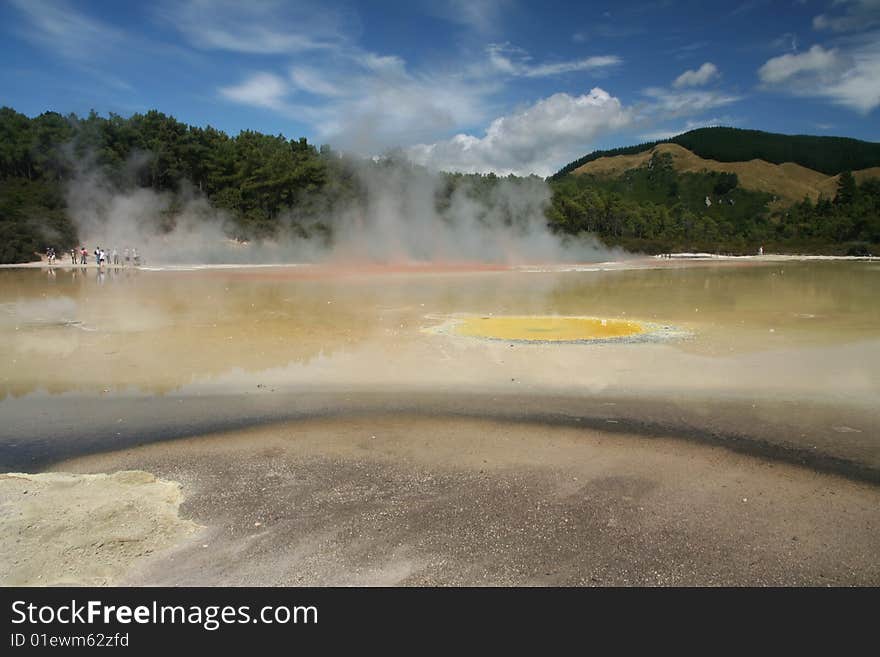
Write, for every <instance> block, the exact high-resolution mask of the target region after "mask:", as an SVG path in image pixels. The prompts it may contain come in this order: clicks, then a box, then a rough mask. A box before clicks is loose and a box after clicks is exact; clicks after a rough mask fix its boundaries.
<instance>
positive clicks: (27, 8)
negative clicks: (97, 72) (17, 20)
mask: <svg viewBox="0 0 880 657" xmlns="http://www.w3.org/2000/svg"><path fill="white" fill-rule="evenodd" d="M9 2H10V3H11V4H12V6H13V7H15V8H16V9H17V10H18V11H19V12H21V15H22V17H23V18H24V19H25V20H24V26H23V27H22V29H21V35H22V36H23V37H24V38H26V39H27V40H29V41H31V42H32V43H34V44H36V45H38V46H40V47H43V48H46V49H48V50H51V51H53V52H56V53H58V54H59V55H61V56H62V57H64V58H65V59H69V60H73V61H77V62H84V61H89V60H93V59H95V58H97V57H101V56H103V54H104V53H106V51H107V49H108V48H110V47H112V46H115V45H118V44H120V43H123V42H124V41H125V34H124V32H123V31H122V30H120V29H119V28H117V27H114V26H113V25H110V24H109V23H106V22H104V21H102V20H100V19H97V18H94V17H91V16H88V15H87V14H84V13H82V12H80V11H78V10H76V9H75V8H74V7H73V6H71V5H70V4H69V3H68V2H65V1H64V0H43V1H41V0H9Z"/></svg>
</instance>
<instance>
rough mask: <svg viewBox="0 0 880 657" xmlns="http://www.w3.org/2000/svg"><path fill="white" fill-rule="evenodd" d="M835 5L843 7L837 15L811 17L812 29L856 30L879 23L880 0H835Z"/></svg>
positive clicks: (868, 27)
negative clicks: (840, 13)
mask: <svg viewBox="0 0 880 657" xmlns="http://www.w3.org/2000/svg"><path fill="white" fill-rule="evenodd" d="M833 6H835V7H841V6H842V7H845V9H844V13H843V14H842V15H837V16H829V15H827V14H819V15H818V16H816V17H814V18H813V29H814V30H825V31H829V32H857V31H861V30H867V29H871V28H873V27H876V26H877V25H880V0H836V1H835V2H834V3H833Z"/></svg>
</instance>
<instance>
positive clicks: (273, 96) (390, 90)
mask: <svg viewBox="0 0 880 657" xmlns="http://www.w3.org/2000/svg"><path fill="white" fill-rule="evenodd" d="M496 90H497V87H496V86H493V85H492V84H489V83H484V82H480V81H464V80H462V79H459V77H457V76H451V75H439V74H436V75H435V74H429V73H425V74H413V73H411V72H410V71H409V70H408V69H407V66H406V62H404V61H403V60H402V59H400V58H399V57H394V56H381V55H377V54H375V53H360V52H353V53H352V54H351V55H346V56H342V55H340V56H338V57H337V58H335V59H334V60H333V61H328V62H325V65H324V66H323V67H321V68H318V67H311V66H306V65H299V66H294V67H293V68H292V69H291V70H290V71H289V75H288V76H287V77H282V76H279V75H276V74H274V73H269V72H261V73H256V74H254V75H252V76H250V77H248V78H247V79H245V80H244V81H242V82H241V83H239V84H236V85H232V86H227V87H223V88H221V89H220V90H219V93H220V95H221V96H222V97H223V98H226V99H227V100H230V101H233V102H237V103H242V104H246V105H251V106H255V107H263V108H269V109H273V110H275V111H278V112H281V113H283V114H285V115H287V116H291V117H294V118H297V119H298V120H302V121H306V122H307V123H309V124H310V125H311V126H312V127H313V128H314V130H315V131H316V137H317V138H318V139H319V140H321V141H324V142H330V143H332V144H333V145H334V146H336V147H338V148H342V149H345V150H351V151H354V152H357V153H361V154H364V155H373V154H376V153H380V152H382V151H384V150H387V149H388V148H392V147H396V146H400V145H401V144H411V143H415V142H420V141H425V140H433V139H437V138H438V137H440V136H442V135H446V134H449V133H450V132H451V131H453V130H455V129H458V128H459V126H462V125H472V124H474V123H478V122H480V121H483V120H485V117H486V111H487V109H486V99H487V97H488V96H489V95H490V94H491V93H492V92H494V91H496ZM306 95H307V96H308V98H306Z"/></svg>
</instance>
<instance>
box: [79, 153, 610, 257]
mask: <svg viewBox="0 0 880 657" xmlns="http://www.w3.org/2000/svg"><path fill="white" fill-rule="evenodd" d="M346 166H348V167H350V168H351V170H352V172H353V175H354V178H355V180H356V183H357V186H358V187H359V190H360V193H359V194H358V195H357V197H356V198H353V199H346V200H342V199H338V198H332V197H331V196H330V193H329V192H322V193H321V194H319V196H323V197H319V198H311V199H309V202H308V203H306V204H304V205H305V207H308V208H312V209H311V210H308V211H307V210H303V209H294V210H291V211H289V212H288V213H287V214H285V215H283V216H281V217H280V218H279V226H280V230H279V233H278V235H277V236H276V237H274V238H273V239H270V240H261V241H259V242H249V243H246V244H243V243H241V242H238V241H235V240H232V239H230V238H229V234H230V233H231V227H232V226H233V218H232V217H231V216H230V214H229V213H227V212H226V211H224V210H222V209H217V208H214V207H212V206H211V205H210V203H209V202H208V200H207V199H206V198H205V197H204V196H201V195H199V194H198V193H196V192H195V191H194V190H193V189H192V188H191V187H189V186H184V187H183V188H182V190H181V191H179V192H177V193H174V194H172V193H170V192H165V193H156V192H154V191H153V190H150V189H143V188H134V189H130V190H127V191H120V190H119V189H118V188H117V187H116V186H115V185H113V184H112V183H111V182H110V181H108V180H107V179H106V178H105V177H104V176H103V175H102V174H101V173H99V172H98V170H97V169H95V168H88V169H86V170H83V171H81V172H79V174H78V175H77V176H76V177H75V178H74V180H73V182H72V183H71V184H70V186H69V188H68V191H67V204H68V212H69V213H70V215H71V217H72V218H73V220H74V222H75V223H76V225H77V227H78V229H79V234H80V238H81V239H82V240H83V241H84V243H85V244H86V246H87V248H88V249H89V251H91V250H92V249H93V248H94V247H95V246H98V245H100V246H102V247H104V248H105V249H108V250H110V249H114V248H115V249H117V250H118V251H119V252H120V253H121V252H122V250H123V249H124V248H126V247H133V248H137V249H138V251H139V252H140V253H142V254H143V256H144V258H145V259H146V261H147V262H148V263H150V264H181V263H186V264H216V263H290V262H331V263H337V262H353V263H358V262H375V263H400V262H418V263H422V262H425V263H432V262H433V263H437V262H458V263H465V262H489V263H500V264H520V263H535V262H584V261H595V260H601V259H608V258H611V257H614V255H616V254H613V253H612V252H611V251H609V250H608V249H606V248H605V247H602V246H601V245H599V243H598V242H597V241H596V240H595V239H593V238H592V237H588V236H583V237H580V238H576V239H575V238H571V237H568V238H567V239H563V238H562V237H561V236H558V235H555V234H554V233H553V232H552V231H550V230H549V228H548V227H547V220H546V217H545V214H544V212H545V209H546V207H547V205H548V203H549V202H550V195H551V191H550V187H549V185H548V184H547V183H546V182H545V181H543V180H542V179H540V178H537V177H534V176H532V177H529V178H502V179H499V180H497V181H496V182H495V184H494V185H488V186H486V185H483V186H480V183H479V181H478V180H475V179H470V178H466V177H465V178H461V179H459V182H458V184H457V185H455V186H454V189H452V191H450V189H449V184H450V183H449V178H448V177H447V176H445V175H444V174H441V173H438V172H433V171H430V170H428V169H425V168H422V167H418V166H414V165H412V164H411V163H409V162H405V161H393V160H390V159H389V160H381V161H372V160H367V161H357V162H354V161H347V162H346ZM478 187H479V189H478ZM314 208H321V209H320V210H315V209H314ZM318 224H320V225H322V226H324V227H326V228H327V229H328V230H323V231H314V230H308V229H307V228H308V227H310V226H315V225H318ZM304 227H305V228H304Z"/></svg>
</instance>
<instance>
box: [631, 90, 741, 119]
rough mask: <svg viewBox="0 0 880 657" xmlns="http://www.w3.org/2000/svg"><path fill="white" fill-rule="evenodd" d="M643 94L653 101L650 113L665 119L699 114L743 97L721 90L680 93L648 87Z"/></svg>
mask: <svg viewBox="0 0 880 657" xmlns="http://www.w3.org/2000/svg"><path fill="white" fill-rule="evenodd" d="M642 93H643V94H644V95H645V96H646V97H648V98H650V99H651V102H650V104H649V107H648V110H649V111H648V113H654V114H656V115H658V116H662V117H663V118H665V119H669V118H676V117H681V116H689V115H693V114H699V113H700V112H705V111H706V110H710V109H714V108H716V107H723V106H725V105H730V104H732V103H736V102H738V101H740V100H742V96H739V95H736V94H733V93H728V92H725V91H721V90H699V91H698V90H689V91H678V90H672V89H666V88H664V87H648V88H647V89H644V90H643V91H642Z"/></svg>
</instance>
